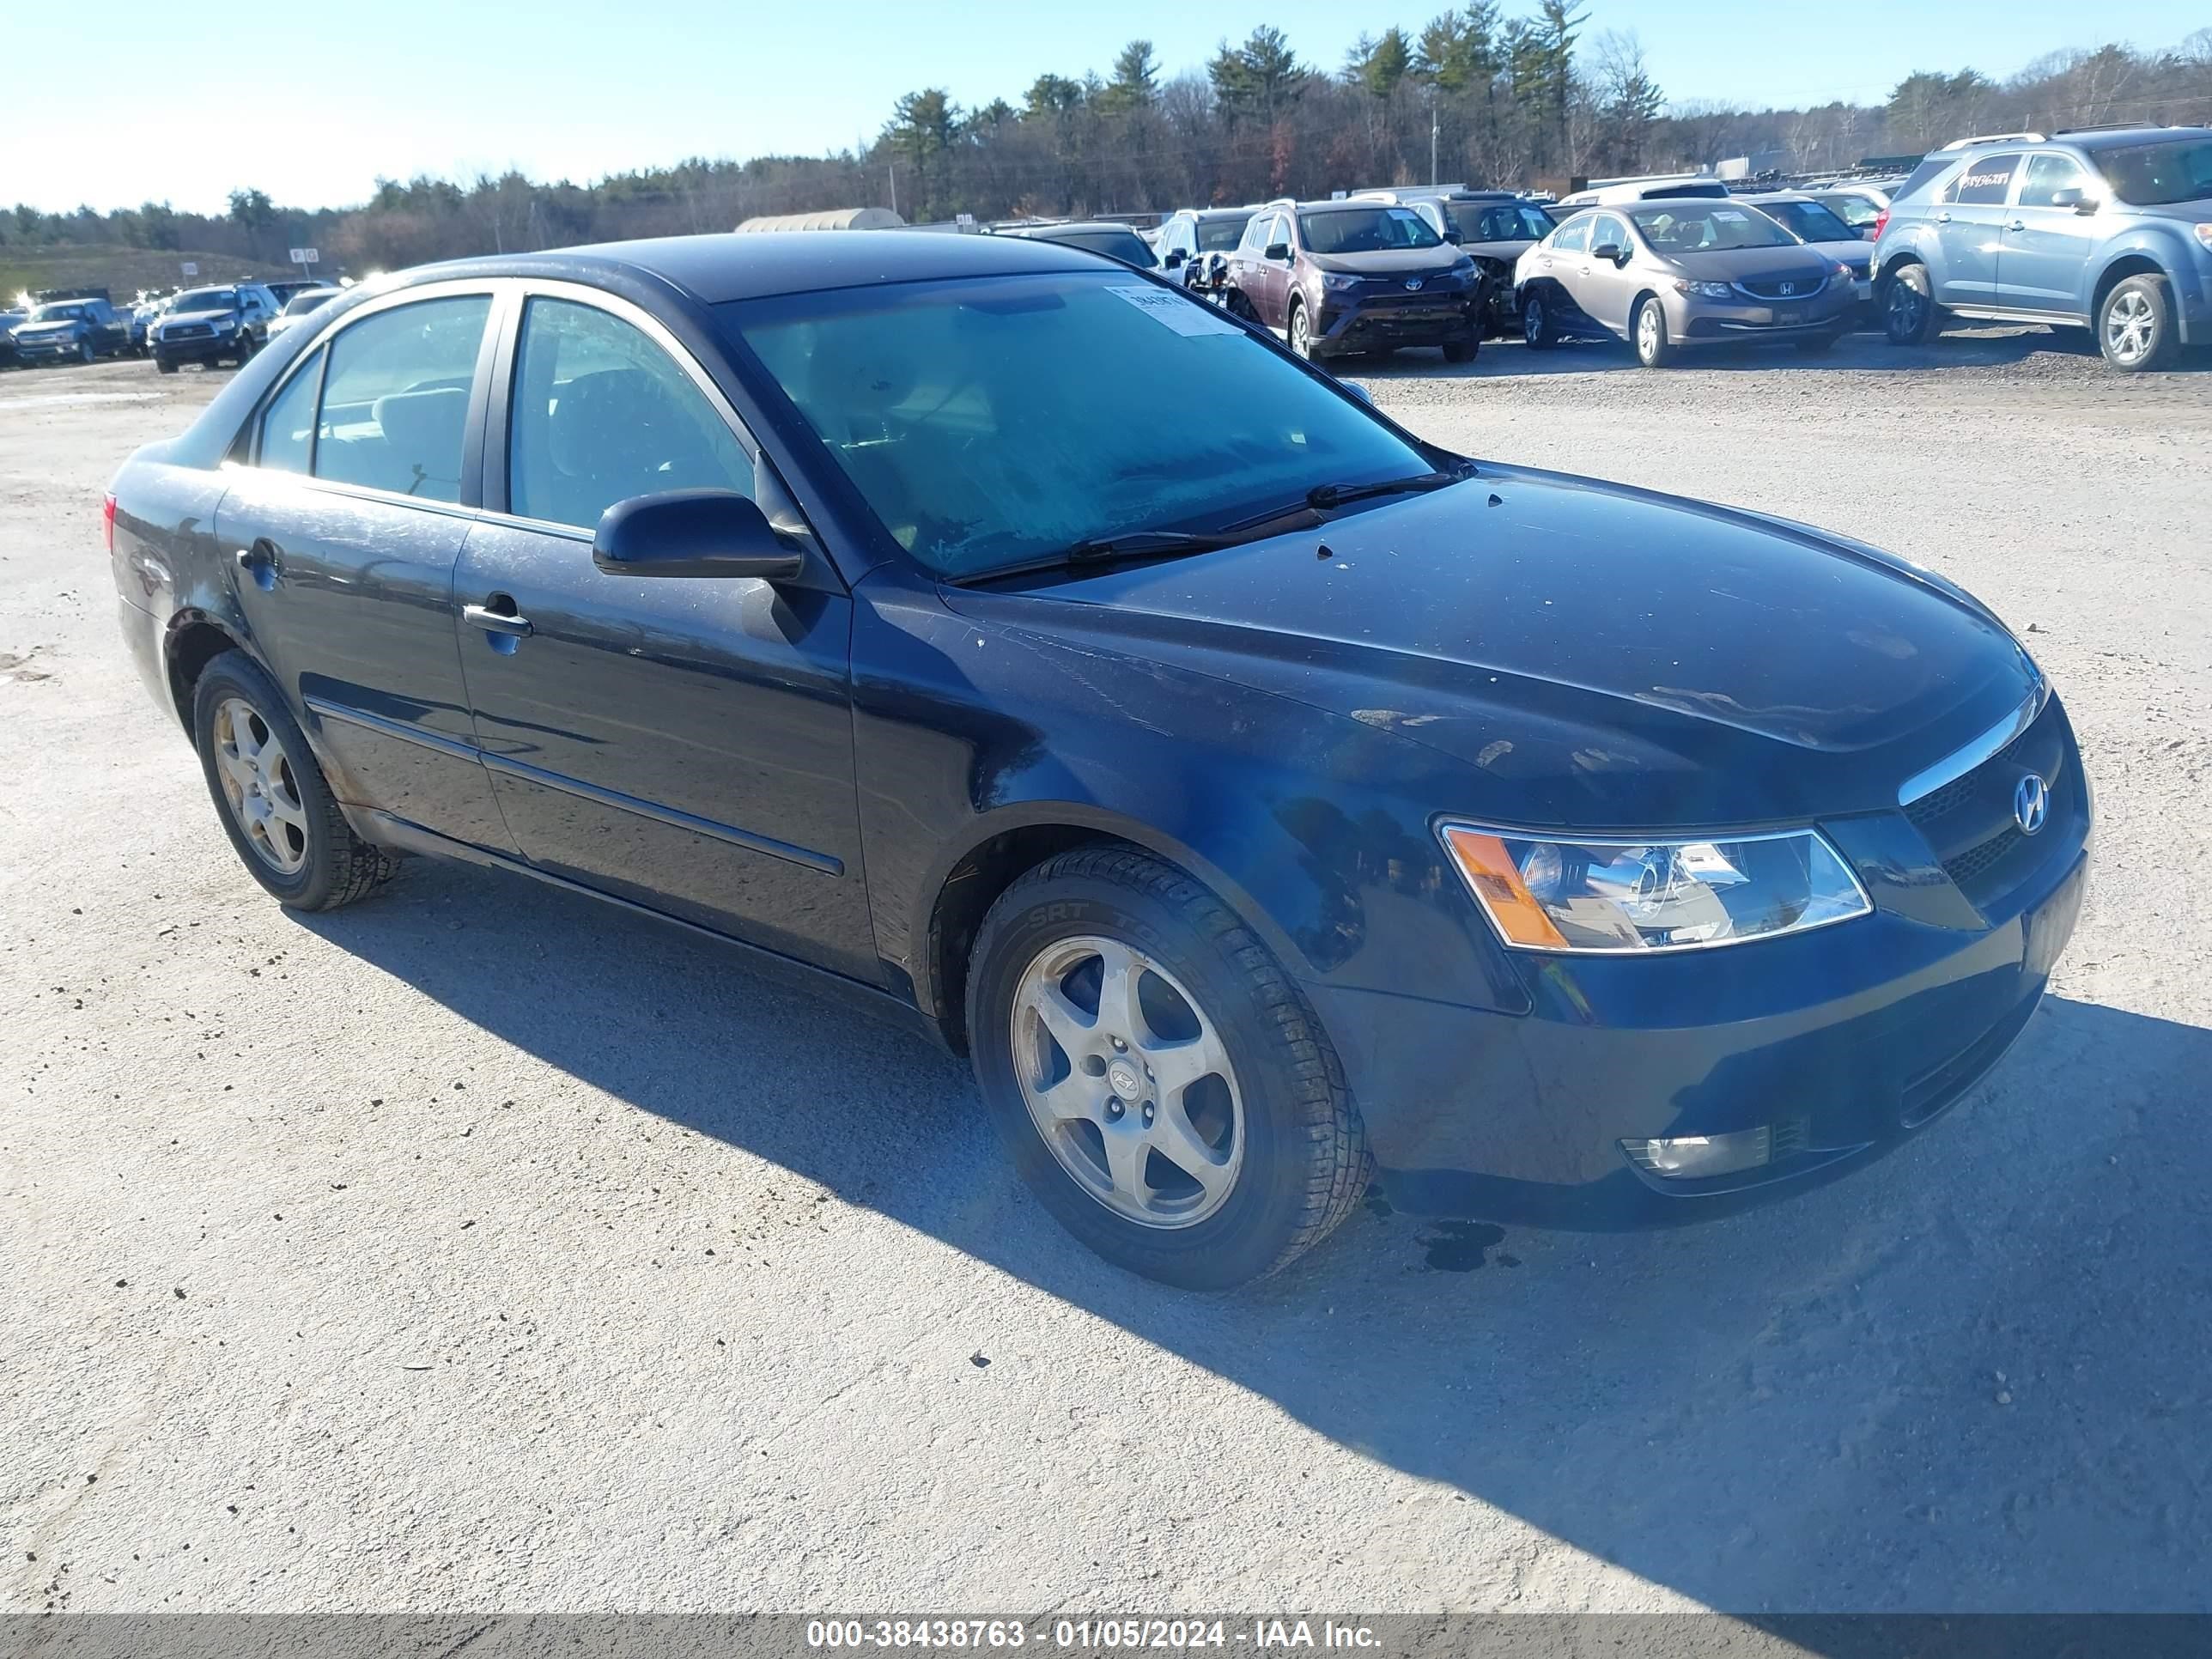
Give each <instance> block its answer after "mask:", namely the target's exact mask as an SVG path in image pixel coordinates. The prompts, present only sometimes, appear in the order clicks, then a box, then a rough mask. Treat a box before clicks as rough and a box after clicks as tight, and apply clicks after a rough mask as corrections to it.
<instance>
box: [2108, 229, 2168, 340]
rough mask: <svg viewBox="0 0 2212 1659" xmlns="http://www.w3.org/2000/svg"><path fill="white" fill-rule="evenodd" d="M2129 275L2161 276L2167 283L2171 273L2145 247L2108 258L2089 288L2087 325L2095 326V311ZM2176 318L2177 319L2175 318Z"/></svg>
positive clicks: (2131, 249)
mask: <svg viewBox="0 0 2212 1659" xmlns="http://www.w3.org/2000/svg"><path fill="white" fill-rule="evenodd" d="M2130 276H2163V277H2165V278H2166V281H2167V283H2172V281H2173V273H2172V271H2170V270H2167V269H2166V267H2165V266H2164V265H2163V264H2160V263H2159V261H2158V259H2157V258H2155V257H2154V255H2152V254H2151V253H2150V252H2148V251H2146V250H2145V249H2142V248H2140V247H2134V248H2130V249H2128V250H2127V251H2126V252H2123V253H2120V254H2118V255H2117V256H2116V257H2114V258H2112V259H2110V260H2108V261H2107V262H2106V264H2105V266H2104V268H2103V269H2102V270H2100V271H2099V272H2098V273H2097V280H2096V282H2095V283H2093V284H2092V285H2091V287H2090V289H2089V325H2090V326H2091V327H2092V328H2094V327H2095V326H2097V313H2099V312H2100V311H2102V310H2103V309H2104V308H2105V298H2106V295H2109V294H2110V293H2112V290H2113V289H2116V288H2118V286H2119V285H2120V284H2121V283H2124V282H2125V281H2127V279H2128V278H2129V277H2130ZM2177 320H2178V319H2177Z"/></svg>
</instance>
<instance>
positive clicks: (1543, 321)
mask: <svg viewBox="0 0 2212 1659" xmlns="http://www.w3.org/2000/svg"><path fill="white" fill-rule="evenodd" d="M1521 337H1522V340H1523V341H1524V342H1526V343H1528V346H1529V347H1531V348H1532V349H1534V350H1537V351H1542V350H1544V349H1547V348H1548V347H1551V346H1553V345H1556V344H1558V343H1559V325H1558V324H1557V323H1556V322H1554V321H1553V319H1552V307H1551V305H1550V303H1549V302H1548V301H1546V299H1545V298H1544V290H1543V289H1541V288H1532V289H1529V290H1528V297H1527V298H1526V299H1524V300H1522V302H1521Z"/></svg>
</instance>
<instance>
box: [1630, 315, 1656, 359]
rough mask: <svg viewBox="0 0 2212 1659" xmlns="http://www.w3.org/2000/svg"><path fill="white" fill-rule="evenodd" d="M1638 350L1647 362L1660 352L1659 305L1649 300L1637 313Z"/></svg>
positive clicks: (1638, 353) (1639, 354)
mask: <svg viewBox="0 0 2212 1659" xmlns="http://www.w3.org/2000/svg"><path fill="white" fill-rule="evenodd" d="M1636 350H1637V355H1638V356H1640V357H1642V358H1643V359H1644V362H1647V363H1648V362H1650V361H1651V360H1652V358H1654V357H1655V356H1657V355H1658V353H1659V307H1657V306H1656V305H1655V304H1652V303H1650V302H1649V301H1647V302H1646V303H1645V305H1644V309H1643V310H1641V311H1639V312H1638V313H1636Z"/></svg>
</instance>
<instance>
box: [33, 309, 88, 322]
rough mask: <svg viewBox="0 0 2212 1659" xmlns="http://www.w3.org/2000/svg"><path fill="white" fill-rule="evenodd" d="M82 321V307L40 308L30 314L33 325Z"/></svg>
mask: <svg viewBox="0 0 2212 1659" xmlns="http://www.w3.org/2000/svg"><path fill="white" fill-rule="evenodd" d="M84 319H85V309H84V307H82V306H40V307H39V308H38V309H37V310H36V311H34V312H33V313H31V320H32V321H33V322H34V323H81V322H82V321H83V320H84Z"/></svg>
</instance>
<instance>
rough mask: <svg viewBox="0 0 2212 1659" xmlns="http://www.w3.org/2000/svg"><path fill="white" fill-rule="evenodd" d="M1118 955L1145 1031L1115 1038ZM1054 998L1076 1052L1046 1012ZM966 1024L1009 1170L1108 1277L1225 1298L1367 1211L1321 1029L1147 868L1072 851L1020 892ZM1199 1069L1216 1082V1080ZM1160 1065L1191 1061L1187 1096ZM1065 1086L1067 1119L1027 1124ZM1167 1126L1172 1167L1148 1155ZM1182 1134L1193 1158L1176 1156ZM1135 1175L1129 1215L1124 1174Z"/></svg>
mask: <svg viewBox="0 0 2212 1659" xmlns="http://www.w3.org/2000/svg"><path fill="white" fill-rule="evenodd" d="M1115 952H1118V953H1119V954H1118V956H1117V957H1116V958H1115V959H1116V960H1117V961H1118V962H1119V963H1121V964H1122V967H1123V969H1124V970H1125V973H1126V979H1125V981H1124V982H1126V983H1127V984H1128V985H1129V986H1130V987H1131V989H1132V994H1131V995H1129V996H1128V997H1127V999H1125V1000H1121V1001H1119V1003H1118V1006H1119V1007H1121V1009H1123V1010H1130V1009H1133V1010H1134V1012H1128V1013H1127V1016H1126V1018H1115V1015H1114V1013H1113V1012H1112V1009H1113V1007H1114V1006H1116V1004H1115V1002H1114V1001H1112V1000H1109V998H1107V997H1106V996H1104V995H1103V994H1102V993H1103V991H1104V989H1105V987H1106V985H1107V984H1108V983H1109V982H1111V981H1109V979H1108V978H1107V975H1106V974H1105V972H1104V969H1105V968H1106V965H1107V958H1108V957H1109V955H1111V954H1113V953H1115ZM1086 979H1087V983H1086ZM1139 987H1140V989H1141V995H1139V994H1137V993H1138V992H1139ZM1086 994H1087V995H1088V997H1089V1007H1088V1009H1086V1008H1085V1003H1084V998H1085V995H1086ZM1051 997H1056V998H1057V999H1058V1000H1057V1001H1051V1002H1049V1004H1048V999H1049V998H1051ZM1041 999H1045V1000H1041ZM1044 1006H1051V1007H1053V1008H1054V1009H1055V1010H1057V1011H1058V1012H1054V1014H1053V1015H1052V1016H1051V1018H1052V1020H1053V1022H1054V1024H1057V1025H1059V1026H1060V1030H1063V1031H1065V1032H1066V1033H1067V1034H1068V1036H1067V1043H1066V1044H1063V1043H1062V1042H1061V1041H1060V1038H1059V1037H1058V1036H1054V1035H1051V1034H1049V1033H1048V1029H1047V1025H1046V1023H1045V1017H1044V1016H1042V1015H1041V1014H1040V1013H1038V1012H1036V1010H1038V1009H1039V1008H1041V1007H1044ZM1102 1009H1104V1010H1105V1011H1106V1019H1105V1020H1104V1021H1103V1022H1102V1021H1101V1019H1100V1018H1099V1015H1100V1013H1101V1011H1102ZM967 1012H968V1030H969V1036H970V1045H969V1046H970V1048H971V1049H972V1051H973V1055H974V1060H975V1075H976V1080H977V1082H978V1084H979V1085H980V1086H981V1091H982V1096H983V1102H984V1104H985V1106H986V1108H987V1109H988V1111H989V1112H990V1115H991V1118H992V1121H993V1124H994V1127H996V1128H997V1130H998V1132H999V1135H1000V1139H1001V1140H1002V1141H1003V1142H1004V1143H1005V1145H1006V1149H1007V1152H1008V1154H1009V1155H1010V1156H1011V1158H1012V1160H1013V1164H1014V1167H1015V1169H1016V1170H1017V1171H1018V1173H1019V1174H1020V1176H1021V1177H1022V1179H1023V1180H1024V1182H1027V1183H1028V1185H1029V1187H1030V1190H1031V1191H1032V1192H1034V1193H1035V1194H1036V1197H1037V1199H1038V1201H1039V1202H1041V1203H1042V1204H1043V1206H1045V1208H1046V1209H1048V1210H1049V1211H1050V1212H1052V1214H1053V1216H1054V1218H1055V1219H1057V1220H1058V1221H1059V1222H1060V1225H1062V1226H1064V1227H1065V1228H1066V1229H1067V1231H1069V1232H1071V1233H1073V1235H1074V1236H1075V1237H1077V1238H1078V1239H1079V1240H1080V1241H1081V1242H1082V1243H1085V1244H1087V1245H1089V1246H1090V1247H1091V1249H1093V1250H1094V1251H1096V1252H1097V1254H1098V1255H1102V1256H1103V1257H1105V1258H1106V1260H1107V1261H1111V1262H1113V1263H1114V1264H1115V1265H1116V1266H1117V1267H1125V1268H1127V1269H1128V1270H1129V1271H1130V1272H1132V1273H1141V1274H1143V1275H1144V1276H1145V1277H1146V1278H1148V1279H1158V1280H1160V1281H1161V1282H1162V1283H1164V1284H1169V1285H1178V1286H1180V1287H1182V1288H1183V1289H1185V1290H1225V1289H1227V1288H1229V1287H1230V1286H1231V1285H1240V1284H1243V1283H1244V1282H1246V1281H1247V1280H1249V1279H1258V1278H1261V1277H1262V1276H1263V1275H1265V1274H1267V1273H1273V1272H1275V1271H1277V1270H1278V1269H1279V1268H1281V1267H1284V1266H1285V1265H1286V1264H1287V1263H1289V1262H1290V1261H1292V1260H1293V1259H1295V1258H1296V1257H1297V1256H1298V1255H1301V1254H1303V1253H1304V1251H1306V1250H1308V1249H1311V1248H1312V1247H1313V1246H1314V1245H1315V1244H1316V1243H1319V1242H1320V1241H1321V1240H1322V1238H1324V1237H1327V1236H1328V1233H1329V1231H1331V1230H1332V1229H1333V1228H1334V1227H1335V1226H1336V1225H1337V1224H1338V1223H1340V1222H1341V1221H1342V1220H1343V1219H1344V1218H1345V1217H1346V1215H1348V1214H1350V1213H1351V1212H1352V1207H1353V1206H1354V1205H1356V1204H1357V1203H1358V1201H1359V1194H1360V1193H1361V1191H1362V1190H1363V1189H1364V1188H1365V1186H1366V1184H1367V1178H1368V1176H1369V1173H1370V1167H1371V1166H1370V1161H1369V1158H1368V1153H1367V1143H1366V1135H1365V1132H1364V1129H1363V1127H1362V1126H1361V1124H1360V1121H1359V1116H1358V1112H1357V1111H1356V1110H1355V1109H1354V1108H1353V1105H1352V1098H1351V1096H1350V1094H1349V1092H1348V1091H1346V1087H1345V1083H1344V1074H1343V1071H1342V1069H1341V1067H1340V1065H1339V1064H1338V1061H1337V1057H1336V1051H1335V1049H1334V1048H1333V1047H1332V1046H1331V1045H1330V1043H1329V1041H1328V1036H1327V1034H1326V1033H1325V1032H1323V1031H1322V1029H1321V1024H1320V1021H1319V1020H1318V1019H1317V1018H1316V1016H1315V1014H1314V1012H1313V1011H1312V1010H1311V1008H1310V1007H1309V1006H1307V1004H1306V1001H1305V999H1304V996H1302V995H1301V994H1299V992H1298V990H1297V986H1296V985H1295V984H1294V983H1293V982H1292V981H1291V979H1290V978H1289V976H1288V975H1285V973H1284V972H1283V970H1282V969H1281V967H1280V966H1279V964H1278V963H1276V962H1275V960H1274V958H1273V957H1272V956H1270V955H1269V954H1268V952H1267V948H1266V947H1265V946H1264V945H1261V943H1260V941H1259V939H1257V938H1255V936H1254V934H1253V933H1251V931H1250V930H1249V928H1247V927H1244V925H1243V923H1242V922H1240V921H1237V918H1236V916H1235V915H1232V914H1231V912H1230V910H1229V909H1228V908H1227V907H1226V906H1225V905H1223V904H1222V903H1221V902H1220V901H1219V900H1218V899H1217V898H1215V897H1214V896H1213V895H1212V893H1210V892H1208V891H1207V890H1206V889H1205V888H1204V887H1202V886H1200V884H1198V883H1197V882H1196V881H1194V880H1193V879H1192V878H1190V877H1188V875H1185V874H1184V873H1183V872H1182V871H1180V870H1177V869H1176V868H1175V867H1174V866H1170V865H1168V864H1165V863H1163V862H1161V861H1160V860H1158V859H1155V858H1153V857H1152V856H1151V855H1150V854H1145V853H1141V852H1139V851H1137V850H1135V849H1134V848H1127V847H1122V846H1115V845H1106V844H1101V845H1097V846H1092V847H1085V848H1077V849H1076V850H1075V851H1073V852H1070V853H1064V854H1060V856H1059V857H1057V858H1054V859H1051V860H1048V861H1047V862H1045V863H1044V864H1042V865H1040V866H1038V867H1037V868H1036V869H1035V870H1032V871H1030V872H1029V873H1028V874H1027V875H1025V876H1023V877H1022V878H1020V879H1018V881H1016V882H1015V883H1014V884H1013V885H1012V886H1011V887H1009V888H1008V889H1007V890H1006V891H1005V892H1004V893H1003V894H1001V895H1000V897H999V900H998V902H997V903H995V904H994V905H993V906H992V907H991V910H990V914H989V915H987V916H986V917H985V918H984V921H983V926H982V927H981V930H980V932H979V933H977V936H976V940H975V952H974V954H973V956H972V957H971V958H970V964H969V976H968V1010H967ZM1102 1023H1103V1024H1105V1026H1106V1032H1107V1036H1106V1040H1105V1041H1103V1042H1097V1046H1096V1047H1093V1046H1091V1045H1092V1043H1093V1042H1094V1041H1096V1038H1097V1032H1098V1030H1099V1028H1100V1025H1101V1024H1102ZM1116 1025H1120V1026H1122V1027H1124V1028H1125V1030H1123V1031H1121V1032H1116V1031H1115V1026H1116ZM1163 1027H1165V1028H1167V1029H1166V1030H1164V1031H1163V1030H1162V1028H1163ZM1125 1036H1126V1046H1124V1044H1123V1042H1122V1038H1123V1037H1125ZM1178 1040H1180V1041H1181V1042H1182V1047H1181V1048H1177V1047H1176V1046H1174V1045H1175V1044H1176V1042H1177V1041H1178ZM1069 1045H1073V1046H1069ZM1201 1045H1203V1047H1201ZM1078 1050H1080V1051H1081V1052H1077V1051H1078ZM1209 1052H1210V1054H1211V1055H1212V1056H1218V1061H1219V1063H1218V1066H1215V1067H1213V1068H1212V1069H1206V1066H1207V1060H1206V1057H1205V1056H1206V1054H1208V1053H1209ZM1164 1055H1168V1056H1174V1055H1183V1056H1184V1058H1183V1059H1182V1065H1183V1066H1185V1067H1186V1068H1187V1073H1186V1076H1185V1078H1184V1080H1183V1081H1182V1083H1181V1084H1177V1083H1176V1082H1175V1081H1174V1079H1173V1073H1172V1072H1171V1071H1170V1069H1169V1065H1170V1062H1169V1061H1168V1060H1164V1059H1163V1056H1164ZM1193 1055H1196V1056H1199V1057H1197V1058H1192V1057H1190V1056H1193ZM1154 1062H1158V1063H1159V1064H1160V1066H1161V1068H1162V1070H1161V1073H1160V1074H1159V1076H1158V1078H1155V1077H1154V1074H1153V1073H1152V1064H1153V1063H1154ZM1139 1072H1141V1073H1143V1076H1142V1077H1141V1078H1140V1077H1139V1075H1138V1073H1139ZM1117 1079H1119V1080H1118V1081H1117ZM1071 1085H1073V1093H1072V1094H1070V1095H1065V1096H1060V1097H1058V1098H1059V1100H1060V1103H1062V1104H1066V1105H1072V1106H1073V1107H1075V1108H1078V1109H1075V1110H1071V1111H1068V1112H1067V1113H1066V1115H1057V1114H1058V1113H1059V1112H1060V1106H1058V1105H1054V1104H1051V1103H1038V1104H1036V1105H1032V1103H1031V1102H1032V1099H1033V1097H1042V1096H1043V1095H1044V1094H1045V1093H1046V1091H1048V1090H1053V1089H1058V1090H1067V1089H1069V1088H1070V1087H1071ZM1125 1090H1126V1091H1127V1094H1128V1096H1129V1097H1131V1103H1129V1104H1127V1105H1126V1106H1125V1105H1123V1103H1122V1101H1123V1095H1122V1092H1121V1091H1125ZM1170 1090H1173V1091H1175V1097H1174V1098H1173V1100H1172V1102H1170V1098H1169V1093H1168V1091H1170ZM1194 1098H1195V1099H1196V1101H1197V1104H1195V1105H1193V1104H1191V1102H1192V1101H1193V1100H1194ZM1171 1103H1172V1105H1173V1108H1174V1113H1175V1115H1174V1117H1173V1119H1172V1120H1170V1115H1169V1108H1170V1104H1171ZM1140 1113H1141V1114H1142V1116H1141V1118H1140V1116H1139V1114H1140ZM1154 1114H1157V1117H1156V1116H1155V1115H1154ZM1048 1122H1050V1123H1052V1124H1054V1131H1055V1132H1054V1133H1050V1134H1049V1136H1048V1131H1047V1129H1046V1128H1045V1127H1042V1126H1043V1125H1044V1124H1046V1123H1048ZM1156 1125H1157V1126H1158V1127H1159V1131H1160V1134H1161V1136H1162V1137H1164V1139H1167V1140H1169V1141H1170V1142H1174V1143H1175V1144H1176V1146H1179V1148H1180V1149H1181V1153H1182V1161H1180V1162H1178V1161H1176V1160H1175V1159H1170V1158H1169V1157H1168V1155H1167V1154H1166V1153H1164V1152H1159V1151H1157V1150H1155V1149H1156V1148H1157V1147H1158V1146H1159V1145H1160V1144H1161V1141H1160V1140H1159V1139H1154V1136H1153V1131H1154V1128H1155V1126H1156ZM1179 1128H1181V1129H1186V1130H1189V1131H1193V1132H1194V1136H1193V1135H1192V1134H1186V1135H1184V1136H1182V1138H1181V1139H1179V1140H1178V1139H1176V1130H1177V1129H1179ZM1109 1135H1112V1136H1115V1137H1116V1139H1115V1141H1113V1142H1109V1140H1108V1136H1109ZM1194 1137H1195V1138H1194ZM1199 1142H1202V1143H1203V1145H1199V1144H1197V1143H1199ZM1109 1146H1115V1147H1116V1148H1118V1149H1119V1150H1118V1157H1119V1158H1120V1160H1121V1161H1120V1162H1118V1163H1116V1162H1115V1161H1114V1155H1109V1153H1108V1151H1107V1149H1108V1147H1109ZM1132 1156H1133V1158H1134V1160H1135V1161H1134V1162H1133V1163H1130V1162H1128V1161H1127V1160H1128V1159H1129V1158H1131V1157H1132ZM1109 1166H1110V1167H1109ZM1193 1168H1198V1169H1201V1170H1204V1171H1206V1172H1210V1173H1211V1174H1212V1176H1213V1177H1214V1179H1213V1180H1212V1182H1206V1181H1201V1180H1200V1179H1199V1178H1198V1177H1196V1176H1193V1175H1191V1174H1190V1173H1189V1170H1191V1169H1193ZM1118 1170H1134V1171H1136V1172H1137V1175H1136V1181H1135V1182H1134V1183H1133V1186H1134V1187H1135V1188H1137V1189H1138V1190H1137V1193H1136V1196H1134V1197H1132V1196H1131V1190H1132V1188H1131V1186H1130V1185H1125V1184H1124V1182H1122V1181H1121V1179H1120V1178H1118V1176H1117V1174H1116V1171H1118ZM1178 1206H1180V1207H1178ZM1139 1213H1142V1214H1143V1215H1145V1216H1146V1217H1147V1218H1146V1219H1139V1218H1137V1216H1138V1214H1139Z"/></svg>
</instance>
